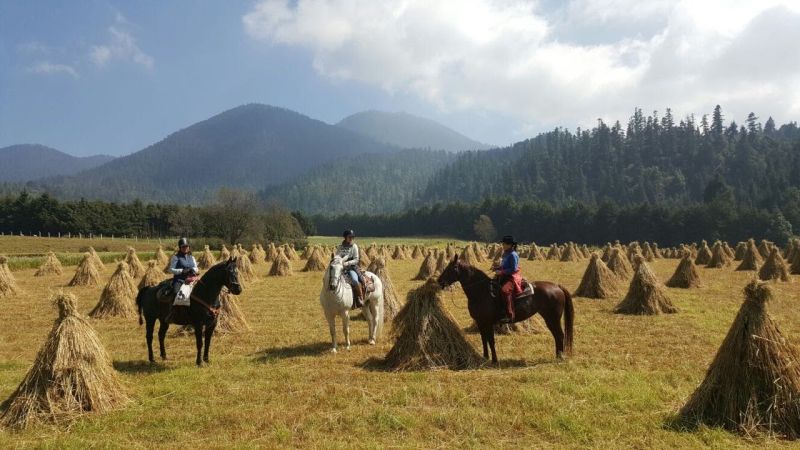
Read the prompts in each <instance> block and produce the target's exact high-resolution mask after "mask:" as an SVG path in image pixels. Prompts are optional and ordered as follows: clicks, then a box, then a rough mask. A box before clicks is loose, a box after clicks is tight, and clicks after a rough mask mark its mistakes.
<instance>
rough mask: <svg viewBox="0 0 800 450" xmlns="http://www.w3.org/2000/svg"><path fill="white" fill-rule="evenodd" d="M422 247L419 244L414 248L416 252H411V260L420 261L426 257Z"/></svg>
mask: <svg viewBox="0 0 800 450" xmlns="http://www.w3.org/2000/svg"><path fill="white" fill-rule="evenodd" d="M422 253H423V252H422V247H420V245H419V244H417V245H415V246H414V250H412V251H411V259H420V258H422V257H423V256H424V255H423V254H422Z"/></svg>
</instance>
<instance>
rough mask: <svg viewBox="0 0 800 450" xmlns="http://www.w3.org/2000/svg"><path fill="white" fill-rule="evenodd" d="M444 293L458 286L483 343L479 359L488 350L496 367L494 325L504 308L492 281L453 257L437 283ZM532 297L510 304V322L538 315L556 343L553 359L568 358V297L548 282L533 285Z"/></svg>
mask: <svg viewBox="0 0 800 450" xmlns="http://www.w3.org/2000/svg"><path fill="white" fill-rule="evenodd" d="M437 281H438V283H439V286H440V287H441V288H442V289H444V288H446V287H447V286H450V285H451V284H453V283H455V282H456V281H458V282H460V283H461V287H462V289H464V293H465V294H466V296H467V309H469V315H470V316H471V317H472V318H473V319H474V320H475V323H476V324H477V325H478V330H479V331H480V333H481V341H483V357H484V358H486V359H488V358H489V352H488V348H487V346H488V347H490V348H491V350H492V364H495V365H496V364H497V352H496V351H495V348H494V325H495V324H496V323H498V322H499V321H500V319H501V318H502V317H503V311H504V305H502V304H501V302H500V300H499V298H496V297H495V295H497V296H499V291H498V292H497V294H493V292H492V291H493V290H494V289H495V288H494V286H493V283H492V279H491V278H489V276H488V275H486V274H485V273H483V272H482V271H481V270H479V269H477V268H475V267H472V266H471V265H469V264H465V263H463V262H460V261H459V260H458V255H456V256H455V257H454V258H453V259H452V261H450V263H449V264H448V265H447V267H445V269H444V270H443V271H442V273H441V275H439V278H438V279H437ZM533 286H534V288H535V289H534V294H533V295H528V296H525V297H521V298H517V299H515V300H514V311H515V313H514V322H521V321H523V320H526V319H529V318H530V317H532V316H533V315H534V314H536V313H539V314H541V315H542V318H544V322H545V323H546V324H547V328H548V329H549V330H550V333H552V335H553V339H554V340H555V343H556V358H558V359H564V353H565V352H566V353H567V354H572V336H573V331H572V328H573V322H574V321H575V309H574V308H573V305H572V295H570V293H569V291H568V290H567V289H565V288H564V287H562V286H560V285H558V284H555V283H551V282H548V281H536V282H534V283H533ZM562 315H563V316H564V328H565V329H564V330H562V328H561V316H562ZM487 344H488V345H487Z"/></svg>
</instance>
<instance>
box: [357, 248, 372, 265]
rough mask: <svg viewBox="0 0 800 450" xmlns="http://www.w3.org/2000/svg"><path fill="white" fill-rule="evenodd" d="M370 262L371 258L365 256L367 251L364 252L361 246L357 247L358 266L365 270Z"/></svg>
mask: <svg viewBox="0 0 800 450" xmlns="http://www.w3.org/2000/svg"><path fill="white" fill-rule="evenodd" d="M371 262H372V259H370V257H369V256H367V252H365V251H364V249H363V248H361V247H358V267H359V268H360V269H361V270H365V269H366V268H367V267H369V265H370V263H371Z"/></svg>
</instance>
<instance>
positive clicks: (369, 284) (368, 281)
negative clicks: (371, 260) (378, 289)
mask: <svg viewBox="0 0 800 450" xmlns="http://www.w3.org/2000/svg"><path fill="white" fill-rule="evenodd" d="M357 273H358V282H359V283H361V289H362V290H363V291H364V299H363V300H364V303H366V301H367V297H368V296H369V294H371V293H373V292H375V282H373V281H372V277H368V276H366V275H364V273H363V272H361V271H358V272H357ZM342 282H343V283H348V284H350V278H349V277H348V276H346V275H344V274H343V275H342ZM350 289H351V290H352V292H353V298H356V295H358V293H357V292H356V288H355V286H352V285H351V286H350Z"/></svg>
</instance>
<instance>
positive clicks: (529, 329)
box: [475, 314, 547, 335]
mask: <svg viewBox="0 0 800 450" xmlns="http://www.w3.org/2000/svg"><path fill="white" fill-rule="evenodd" d="M475 331H478V329H477V325H475ZM546 331H547V326H546V325H545V323H544V320H542V318H541V316H539V315H538V314H537V315H534V316H532V317H531V318H530V319H527V320H523V321H521V322H514V323H497V324H495V325H494V332H495V333H496V334H506V335H508V334H542V333H544V332H546Z"/></svg>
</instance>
